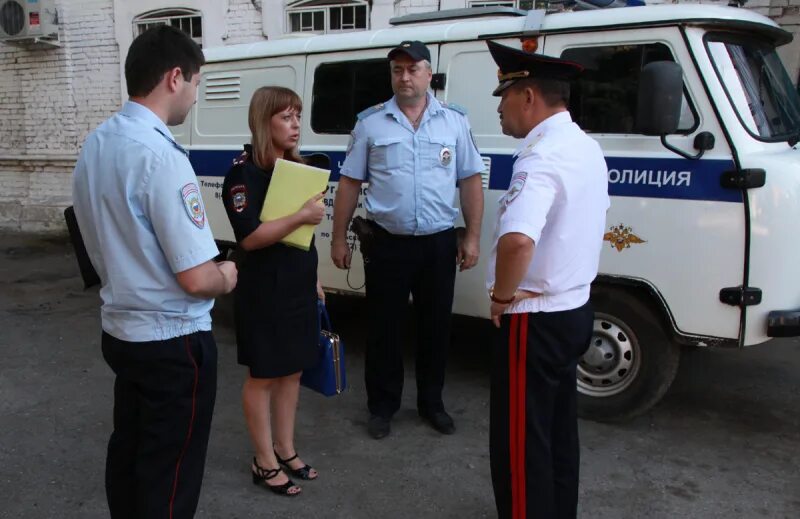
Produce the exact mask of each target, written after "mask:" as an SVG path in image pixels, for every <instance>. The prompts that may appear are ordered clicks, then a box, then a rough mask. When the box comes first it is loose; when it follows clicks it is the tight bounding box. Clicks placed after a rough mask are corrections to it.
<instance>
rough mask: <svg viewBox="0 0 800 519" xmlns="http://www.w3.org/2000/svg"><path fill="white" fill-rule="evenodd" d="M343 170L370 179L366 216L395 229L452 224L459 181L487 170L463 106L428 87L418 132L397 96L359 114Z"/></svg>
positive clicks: (426, 230)
mask: <svg viewBox="0 0 800 519" xmlns="http://www.w3.org/2000/svg"><path fill="white" fill-rule="evenodd" d="M358 119H359V120H358V122H357V123H356V126H355V129H354V130H353V135H352V137H351V143H350V146H349V147H348V153H347V157H346V158H345V160H344V164H342V168H341V171H340V172H341V174H342V175H345V176H347V177H350V178H353V179H356V180H364V181H368V182H369V187H368V188H367V192H366V201H365V207H366V209H367V216H368V217H369V218H370V219H371V220H374V221H375V222H376V223H378V224H379V225H380V226H381V227H383V228H384V229H386V230H387V231H389V232H390V233H392V234H404V235H427V234H433V233H436V232H440V231H443V230H445V229H449V228H450V227H452V226H453V224H454V223H455V219H456V217H457V216H458V209H457V208H456V205H455V201H456V180H462V179H465V178H467V177H470V176H472V175H476V174H478V173H480V172H481V171H483V169H484V164H483V160H482V159H481V156H480V154H479V153H478V150H477V148H476V147H475V143H474V142H473V140H472V134H471V132H470V127H469V121H468V120H467V117H466V115H465V113H464V112H463V110H462V109H460V108H456V107H455V106H449V105H444V104H442V103H440V102H439V101H438V100H437V99H436V98H435V97H433V95H432V94H431V93H430V92H428V107H427V108H426V110H425V113H424V115H423V116H422V120H421V121H420V125H419V129H418V130H417V131H416V132H415V131H414V128H413V127H412V126H411V123H410V122H409V121H408V118H406V116H405V115H404V114H403V112H401V111H400V107H399V106H398V105H397V102H396V101H395V98H394V97H392V99H390V100H389V101H388V102H386V103H384V104H382V105H377V106H375V107H373V108H369V109H367V110H365V111H364V112H362V113H360V114H359V116H358Z"/></svg>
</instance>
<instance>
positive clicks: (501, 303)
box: [489, 287, 517, 305]
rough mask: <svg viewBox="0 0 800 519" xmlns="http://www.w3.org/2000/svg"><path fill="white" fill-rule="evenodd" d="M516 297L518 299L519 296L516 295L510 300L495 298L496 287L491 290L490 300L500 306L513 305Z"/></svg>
mask: <svg viewBox="0 0 800 519" xmlns="http://www.w3.org/2000/svg"><path fill="white" fill-rule="evenodd" d="M516 297H517V295H516V294H514V295H513V296H511V298H510V299H500V298H498V297H495V295H494V287H492V288H491V289H490V290H489V299H491V300H492V302H494V303H497V304H500V305H510V304H511V303H513V302H514V299H516Z"/></svg>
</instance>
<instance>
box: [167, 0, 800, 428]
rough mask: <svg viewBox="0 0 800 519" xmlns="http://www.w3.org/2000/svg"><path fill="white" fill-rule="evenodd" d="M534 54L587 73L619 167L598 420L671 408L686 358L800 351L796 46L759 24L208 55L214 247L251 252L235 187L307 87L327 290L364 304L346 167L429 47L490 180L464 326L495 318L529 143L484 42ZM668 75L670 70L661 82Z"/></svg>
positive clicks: (583, 121) (200, 170)
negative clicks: (350, 243) (772, 342)
mask: <svg viewBox="0 0 800 519" xmlns="http://www.w3.org/2000/svg"><path fill="white" fill-rule="evenodd" d="M523 38H524V39H527V40H535V42H533V41H532V42H531V43H535V44H537V45H538V50H537V52H541V53H544V54H547V55H551V56H560V57H563V58H568V59H570V60H573V61H577V62H580V63H582V64H583V65H585V67H586V72H585V74H584V75H583V77H582V78H581V79H580V81H579V82H578V83H577V84H576V85H575V87H574V88H573V93H572V100H571V105H570V111H571V112H572V116H573V118H574V119H575V120H576V121H577V122H578V123H579V124H580V126H581V127H582V128H584V129H585V130H586V131H588V132H589V133H590V134H591V135H592V136H593V137H594V138H595V139H596V140H597V141H598V142H599V143H600V144H601V146H602V147H603V150H604V151H605V154H606V160H607V162H608V167H609V173H608V188H609V192H610V194H611V195H612V203H611V208H610V210H609V212H608V220H607V223H606V225H607V231H608V232H607V234H606V236H605V240H606V243H605V249H604V252H603V255H602V260H601V265H600V272H601V274H600V275H599V276H598V278H597V280H596V281H595V283H594V286H593V290H592V301H593V304H594V306H595V309H596V311H597V316H596V319H595V335H594V337H593V340H592V344H591V347H590V349H589V351H588V352H587V353H586V355H585V356H584V357H583V360H582V362H581V364H580V366H579V370H578V371H579V372H578V386H579V391H580V393H581V396H580V403H581V411H582V413H583V416H588V417H592V418H597V419H613V418H621V417H626V416H631V415H633V414H636V413H640V412H642V411H644V410H646V409H647V408H649V407H650V406H652V405H653V404H654V403H655V402H657V401H658V399H659V398H660V397H661V396H662V395H663V394H664V392H665V391H666V390H667V388H668V387H669V385H670V383H671V382H672V380H673V377H674V375H675V372H676V369H677V366H678V361H679V357H680V352H681V345H691V346H731V347H740V346H748V345H753V344H758V343H761V342H764V341H767V340H768V339H769V338H770V337H779V336H795V335H800V269H798V268H797V265H799V264H800V245H798V242H795V241H794V239H793V238H792V236H794V233H795V232H797V231H798V222H800V150H798V148H797V141H798V136H800V100H799V99H798V94H797V91H796V90H795V87H794V86H793V85H792V83H791V81H790V80H789V78H788V77H787V74H786V72H785V70H784V68H783V66H782V64H781V62H780V60H779V58H778V56H777V54H776V52H775V48H776V46H778V45H783V44H785V43H787V42H789V41H790V40H791V36H790V34H789V33H787V32H786V31H784V30H782V29H781V28H779V27H778V26H777V25H776V24H775V23H774V22H772V21H771V20H770V19H768V18H765V17H763V16H761V15H758V14H755V13H754V12H752V11H749V10H745V9H738V8H724V7H710V6H702V5H666V6H653V7H635V8H618V9H604V10H593V11H580V12H566V13H559V14H544V13H543V12H541V11H530V12H528V11H517V10H513V9H509V8H494V9H478V10H458V12H455V13H452V12H451V13H448V12H446V11H445V12H434V13H428V14H424V15H410V16H406V17H403V18H397V19H394V20H393V27H392V28H389V29H383V30H376V31H369V32H352V33H344V34H336V35H325V36H309V37H299V38H286V39H280V40H274V41H268V42H260V43H254V44H245V45H236V46H230V47H225V48H216V49H207V50H206V57H207V60H208V65H206V66H205V67H203V70H202V75H203V77H202V82H201V88H200V91H199V98H198V102H197V105H196V107H195V108H194V110H193V111H192V114H191V116H190V118H189V119H187V122H186V123H184V125H182V126H181V127H178V128H176V129H175V130H176V132H175V133H176V135H177V136H178V138H179V140H180V141H181V142H182V143H183V144H184V145H186V146H187V148H188V149H189V150H190V157H191V161H192V164H193V166H194V168H195V170H196V172H197V175H198V177H199V178H200V182H201V187H202V191H203V197H204V199H205V202H206V206H207V210H208V213H209V221H210V222H211V227H212V229H213V231H214V235H215V237H216V238H217V239H218V240H220V241H221V242H222V244H223V246H227V245H232V244H233V240H234V238H233V233H232V231H231V228H230V227H229V224H228V220H227V217H226V215H225V211H224V209H223V207H222V203H221V198H220V196H221V193H220V189H221V186H222V180H223V175H224V174H225V172H226V171H227V170H228V168H229V167H230V165H231V160H232V159H233V158H234V157H236V156H237V155H238V154H239V153H240V150H241V146H242V144H243V143H246V142H248V141H249V138H250V135H249V130H248V127H247V109H248V103H249V101H250V97H251V95H252V93H253V91H254V90H255V89H256V88H258V87H260V86H262V85H280V86H286V87H289V88H292V89H293V90H295V91H296V92H298V93H299V94H300V95H301V96H302V98H303V100H304V104H305V107H304V114H303V116H304V117H303V123H302V138H301V152H302V153H303V154H312V153H314V154H322V155H324V157H322V158H323V159H324V160H328V161H329V164H330V168H331V169H332V182H331V190H330V192H329V195H328V198H327V199H326V200H325V203H326V205H327V206H328V207H329V212H328V217H327V221H324V222H323V223H322V224H321V225H320V226H319V228H318V231H317V242H316V243H317V248H318V249H319V251H320V269H319V271H320V276H321V280H322V283H323V285H324V286H325V287H326V288H327V289H328V290H331V291H339V292H354V293H355V292H358V288H359V287H360V286H361V285H362V283H363V270H362V267H361V263H360V258H359V257H358V256H356V257H355V258H354V262H353V268H352V271H351V272H349V273H348V272H345V271H342V270H338V269H337V268H335V267H334V266H333V264H332V263H331V261H330V257H329V242H330V235H331V212H332V202H333V195H334V193H335V189H336V184H337V180H338V172H339V167H340V166H341V163H342V160H343V158H344V153H345V148H346V146H347V142H348V137H349V133H350V131H351V129H352V127H353V125H354V123H355V120H356V114H358V113H359V112H360V111H362V110H363V109H365V108H367V107H370V106H372V105H374V104H376V103H379V102H382V101H385V100H386V99H388V98H389V97H391V95H392V92H391V88H390V83H389V69H388V64H387V60H386V54H387V52H388V51H389V50H390V49H391V48H393V47H394V46H396V45H397V44H398V43H399V42H401V41H403V40H410V39H417V40H422V41H423V42H425V43H426V44H427V45H428V47H429V48H430V51H431V56H432V61H433V63H432V66H433V70H434V73H435V75H434V80H433V84H432V88H433V89H434V93H435V95H436V97H437V98H439V99H440V100H443V101H447V102H450V103H456V104H458V105H461V106H462V107H465V108H466V109H467V110H468V112H469V119H470V122H471V124H472V128H473V133H474V135H475V139H476V142H477V145H478V148H479V149H480V152H481V154H482V155H483V157H484V161H485V164H486V171H485V172H484V173H483V180H484V188H485V202H486V211H485V213H486V214H485V218H484V224H483V229H482V243H481V250H482V252H483V257H482V260H481V263H480V264H479V265H478V267H477V268H475V269H473V270H470V271H468V272H465V273H460V274H458V277H457V282H456V295H455V303H454V312H456V313H459V314H465V315H470V316H481V317H486V316H487V314H488V307H489V303H488V297H487V294H486V289H485V286H484V276H485V273H486V263H485V260H486V254H487V252H488V251H489V250H490V247H491V244H490V242H489V240H490V239H491V236H492V230H493V229H492V227H493V225H494V220H495V207H496V204H497V200H498V199H499V198H500V196H501V195H502V193H503V192H504V190H505V189H506V188H507V187H508V183H509V178H510V174H511V165H512V160H513V159H512V157H511V153H512V151H513V150H514V148H515V147H516V142H515V141H514V140H513V139H511V138H509V137H506V136H504V135H503V134H502V132H501V130H500V124H499V120H498V117H497V113H496V107H497V101H498V100H497V99H496V98H493V97H491V95H490V94H491V91H492V89H493V88H494V87H495V86H496V84H497V78H496V70H497V67H496V65H495V64H494V62H493V61H492V59H491V57H490V56H489V53H488V51H487V47H486V44H485V42H484V40H486V39H494V40H497V41H499V42H501V43H503V44H506V45H511V46H517V47H519V46H520V45H521V43H520V41H521V39H523ZM654 62H655V63H656V64H655V65H653V66H646V65H648V64H651V63H654ZM670 62H672V63H676V64H677V65H678V66H677V67H676V66H675V65H674V64H671V63H670ZM659 66H666V69H664V70H660V71H658V70H657V71H656V72H653V70H652V69H658V67H659ZM676 70H677V76H676V75H675V71H676ZM670 74H672V75H671V76H670ZM670 77H671V79H670ZM671 100H672V101H675V103H672V101H671ZM661 134H665V135H661ZM351 239H352V236H351Z"/></svg>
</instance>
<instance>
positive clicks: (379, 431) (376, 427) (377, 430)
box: [367, 414, 392, 440]
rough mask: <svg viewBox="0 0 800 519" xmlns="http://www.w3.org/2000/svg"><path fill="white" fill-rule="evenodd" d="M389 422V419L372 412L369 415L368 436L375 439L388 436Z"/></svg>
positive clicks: (390, 428)
mask: <svg viewBox="0 0 800 519" xmlns="http://www.w3.org/2000/svg"><path fill="white" fill-rule="evenodd" d="M391 423H392V422H391V419H389V418H384V417H382V416H378V415H376V414H373V415H370V417H369V423H367V431H368V432H369V435H370V436H372V437H373V438H375V439H376V440H380V439H381V438H386V437H387V436H389V432H390V431H391V430H392V427H391Z"/></svg>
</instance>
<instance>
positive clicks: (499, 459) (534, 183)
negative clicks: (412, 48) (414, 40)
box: [487, 41, 609, 519]
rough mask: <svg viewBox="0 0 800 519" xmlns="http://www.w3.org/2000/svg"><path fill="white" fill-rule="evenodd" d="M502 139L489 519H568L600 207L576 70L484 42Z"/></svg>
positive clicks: (604, 197)
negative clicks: (572, 102)
mask: <svg viewBox="0 0 800 519" xmlns="http://www.w3.org/2000/svg"><path fill="white" fill-rule="evenodd" d="M487 43H488V45H489V50H490V52H491V54H492V57H493V58H494V60H495V62H496V63H497V66H498V67H499V69H500V70H499V72H498V79H499V84H498V86H497V88H496V89H495V90H494V92H493V95H494V96H498V97H500V98H501V99H500V104H499V106H498V108H497V111H498V113H499V114H500V124H501V126H502V129H503V133H505V134H506V135H510V136H512V137H514V138H516V139H520V144H519V147H518V148H517V150H516V152H515V157H516V160H515V162H514V166H513V170H512V171H511V172H510V175H509V184H508V189H507V190H506V193H505V194H504V195H503V197H502V198H501V199H500V200H499V202H498V205H497V207H496V208H494V210H495V211H496V212H497V223H496V239H495V240H496V241H495V243H494V244H493V247H492V252H491V254H490V257H489V270H488V272H487V289H488V292H489V304H490V314H491V318H492V321H493V322H494V324H495V326H496V327H497V332H496V334H495V340H494V344H493V357H494V362H493V368H492V383H491V419H490V453H491V469H492V483H493V486H494V492H495V503H496V505H497V511H498V514H499V516H500V517H501V518H534V517H535V518H543V519H544V518H547V519H551V518H574V517H576V515H577V504H578V468H579V444H578V424H577V416H576V398H577V390H576V378H575V377H576V366H577V362H578V359H579V358H580V357H581V355H583V353H584V352H585V351H586V350H587V348H588V346H589V340H590V338H591V335H592V326H593V320H594V313H593V311H592V307H591V305H590V303H589V290H590V287H591V283H592V280H593V279H594V278H595V276H596V275H597V269H598V263H599V259H600V250H601V246H602V242H603V230H604V228H605V216H606V210H607V209H608V207H609V198H608V184H607V173H608V171H607V167H606V163H605V159H604V158H603V152H602V150H601V149H600V146H599V145H598V144H597V142H595V141H594V140H593V139H592V138H590V137H589V136H587V135H586V134H585V133H584V132H583V131H582V130H581V129H580V128H579V127H578V125H577V124H575V123H574V122H573V121H572V118H571V117H570V113H569V112H568V111H567V107H568V105H569V95H570V81H571V80H573V79H574V78H576V77H577V76H578V75H579V74H580V72H581V70H582V67H581V66H580V65H578V64H575V63H571V62H568V61H565V60H561V59H558V58H551V57H548V56H543V55H540V54H531V53H527V52H523V51H521V50H518V49H514V48H511V47H506V46H503V45H500V44H497V43H495V42H492V41H489V42H487Z"/></svg>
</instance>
